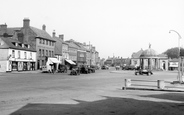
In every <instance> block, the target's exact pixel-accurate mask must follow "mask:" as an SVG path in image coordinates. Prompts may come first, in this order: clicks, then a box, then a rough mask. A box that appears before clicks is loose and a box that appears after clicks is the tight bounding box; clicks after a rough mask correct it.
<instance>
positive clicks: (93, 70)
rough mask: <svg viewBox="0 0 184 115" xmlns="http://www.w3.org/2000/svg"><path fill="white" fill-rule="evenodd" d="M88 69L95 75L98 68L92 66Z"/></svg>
mask: <svg viewBox="0 0 184 115" xmlns="http://www.w3.org/2000/svg"><path fill="white" fill-rule="evenodd" d="M88 69H89V71H90V73H95V70H96V67H95V66H90V67H89V68H88Z"/></svg>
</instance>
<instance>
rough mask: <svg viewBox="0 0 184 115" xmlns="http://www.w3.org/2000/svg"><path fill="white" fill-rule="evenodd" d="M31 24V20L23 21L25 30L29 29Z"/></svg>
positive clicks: (25, 19)
mask: <svg viewBox="0 0 184 115" xmlns="http://www.w3.org/2000/svg"><path fill="white" fill-rule="evenodd" d="M29 23H30V20H29V18H24V20H23V27H24V28H27V27H29Z"/></svg>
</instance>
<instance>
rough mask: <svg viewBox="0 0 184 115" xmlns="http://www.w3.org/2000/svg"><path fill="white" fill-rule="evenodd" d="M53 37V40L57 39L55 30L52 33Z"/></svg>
mask: <svg viewBox="0 0 184 115" xmlns="http://www.w3.org/2000/svg"><path fill="white" fill-rule="evenodd" d="M52 37H53V38H54V37H56V32H55V30H54V31H53V32H52Z"/></svg>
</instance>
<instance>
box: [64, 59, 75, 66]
mask: <svg viewBox="0 0 184 115" xmlns="http://www.w3.org/2000/svg"><path fill="white" fill-rule="evenodd" d="M65 60H66V61H67V62H68V63H70V64H72V65H76V64H75V62H73V61H72V60H69V59H65Z"/></svg>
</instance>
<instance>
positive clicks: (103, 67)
mask: <svg viewBox="0 0 184 115" xmlns="http://www.w3.org/2000/svg"><path fill="white" fill-rule="evenodd" d="M101 69H109V67H108V66H107V65H103V66H102V67H101Z"/></svg>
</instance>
